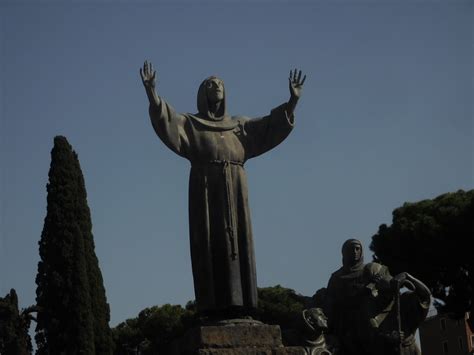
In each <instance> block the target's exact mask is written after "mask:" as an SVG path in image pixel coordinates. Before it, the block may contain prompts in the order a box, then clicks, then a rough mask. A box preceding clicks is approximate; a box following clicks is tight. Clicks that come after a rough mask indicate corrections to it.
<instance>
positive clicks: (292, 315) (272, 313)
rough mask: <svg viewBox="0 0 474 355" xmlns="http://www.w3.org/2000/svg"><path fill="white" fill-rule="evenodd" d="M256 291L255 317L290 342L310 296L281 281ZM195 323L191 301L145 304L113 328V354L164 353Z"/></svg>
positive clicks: (194, 310)
mask: <svg viewBox="0 0 474 355" xmlns="http://www.w3.org/2000/svg"><path fill="white" fill-rule="evenodd" d="M258 294H259V308H258V310H257V314H256V318H257V319H259V320H261V321H262V322H264V323H267V324H278V325H280V326H281V328H282V330H283V340H284V341H286V340H288V342H290V343H291V342H293V339H292V338H294V335H293V334H292V333H291V332H288V331H290V330H292V329H295V328H298V327H300V326H301V325H300V324H299V322H300V318H301V312H302V311H303V309H304V308H305V306H307V305H308V303H309V302H311V298H310V297H305V296H301V295H298V294H297V293H296V292H295V291H294V290H292V289H289V288H285V287H282V286H280V285H277V286H274V287H265V288H259V289H258ZM196 324H199V319H198V314H197V312H196V307H195V304H194V302H188V304H187V305H186V307H184V308H183V307H181V306H179V305H170V304H165V305H162V306H153V307H149V308H145V309H144V310H142V311H140V313H139V314H138V316H137V317H136V318H131V319H127V320H126V321H124V322H122V323H120V324H119V325H117V326H116V327H115V328H113V329H112V332H113V335H114V341H115V352H114V354H115V355H126V354H130V353H135V352H138V351H140V352H141V353H142V354H162V353H163V354H164V353H166V346H167V345H168V344H169V343H170V342H171V341H172V340H174V339H176V338H177V337H179V336H181V335H183V334H184V333H185V332H186V331H187V330H188V329H190V328H191V327H192V326H194V325H196Z"/></svg>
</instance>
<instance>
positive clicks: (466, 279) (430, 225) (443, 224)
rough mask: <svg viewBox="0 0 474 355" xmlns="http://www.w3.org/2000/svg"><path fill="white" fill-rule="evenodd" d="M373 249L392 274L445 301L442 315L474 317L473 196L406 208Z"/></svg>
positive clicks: (438, 199) (440, 307)
mask: <svg viewBox="0 0 474 355" xmlns="http://www.w3.org/2000/svg"><path fill="white" fill-rule="evenodd" d="M370 248H371V249H372V251H373V252H374V253H375V258H376V260H378V261H380V262H382V263H383V264H385V265H387V266H388V267H389V268H390V271H391V273H392V274H397V273H399V272H402V271H407V272H409V273H411V274H413V275H414V276H415V277H417V278H419V279H420V280H422V281H423V282H424V283H426V285H427V286H428V287H429V288H430V289H431V292H432V293H433V296H434V297H436V298H437V299H439V300H441V301H442V302H438V303H437V304H435V305H436V306H437V308H438V310H439V311H442V312H449V313H451V314H453V315H455V316H458V317H460V316H463V315H464V312H466V311H469V310H470V311H471V312H474V257H473V251H474V190H470V191H463V190H459V191H457V192H454V193H446V194H443V195H440V196H438V197H436V198H434V199H432V200H431V199H430V200H423V201H419V202H416V203H405V204H404V205H403V206H402V207H400V208H397V209H395V210H394V211H393V221H392V225H390V226H387V225H385V224H383V225H381V226H380V227H379V230H378V232H377V234H375V235H374V236H373V237H372V243H371V245H370Z"/></svg>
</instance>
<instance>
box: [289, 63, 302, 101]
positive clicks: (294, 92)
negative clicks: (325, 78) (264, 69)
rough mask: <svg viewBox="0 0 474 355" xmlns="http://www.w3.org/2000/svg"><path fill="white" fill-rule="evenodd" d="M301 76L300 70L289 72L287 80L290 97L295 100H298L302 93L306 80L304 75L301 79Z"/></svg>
mask: <svg viewBox="0 0 474 355" xmlns="http://www.w3.org/2000/svg"><path fill="white" fill-rule="evenodd" d="M301 74H302V73H301V70H300V71H298V70H297V69H295V71H293V70H290V77H289V78H288V82H289V87H290V94H291V97H293V98H296V99H299V98H300V96H301V92H302V91H303V84H304V81H305V80H306V75H305V76H304V77H303V79H301Z"/></svg>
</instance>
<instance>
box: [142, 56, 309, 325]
mask: <svg viewBox="0 0 474 355" xmlns="http://www.w3.org/2000/svg"><path fill="white" fill-rule="evenodd" d="M140 75H141V78H142V82H143V85H144V86H145V90H146V93H147V96H148V100H149V102H150V106H149V113H150V118H151V122H152V125H153V128H154V129H155V132H156V134H157V135H158V137H159V138H160V139H161V140H162V141H163V143H164V144H165V145H166V146H167V147H168V148H170V149H171V150H172V151H173V152H175V153H176V154H178V155H180V156H182V157H183V158H186V159H188V160H189V161H190V163H191V173H190V177H189V234H190V243H191V260H192V269H193V278H194V291H195V295H196V303H197V307H198V310H199V311H200V312H201V314H207V315H213V314H219V315H227V317H229V316H230V315H234V314H243V313H248V312H251V311H252V309H255V308H256V307H257V278H256V270H255V253H254V247H253V237H252V227H251V222H250V210H249V203H248V193H247V178H246V174H245V169H244V164H245V162H246V161H247V160H248V159H250V158H254V157H256V156H259V155H260V154H263V153H265V152H267V151H269V150H270V149H272V148H274V147H275V146H277V145H278V144H279V143H281V142H282V141H283V140H284V139H285V138H286V137H287V136H288V134H290V132H291V130H292V129H293V126H294V110H295V107H296V104H297V102H298V99H299V98H300V95H301V92H302V88H303V83H304V81H305V78H306V77H303V78H302V75H301V71H297V70H295V71H294V72H293V71H291V72H290V77H289V89H290V94H291V95H290V99H289V101H288V102H286V103H283V104H282V105H280V106H278V107H276V108H274V109H273V110H272V111H271V112H270V114H269V115H267V116H265V117H261V118H255V119H249V118H246V117H242V116H230V115H229V114H228V113H227V111H226V96H225V89H224V82H223V81H222V80H221V79H219V78H217V77H215V76H211V77H209V78H207V79H205V80H204V81H203V82H202V84H201V85H200V87H199V90H198V95H197V108H198V112H197V113H195V114H190V113H177V112H176V111H175V110H174V109H173V108H172V107H171V106H170V105H169V104H168V103H167V102H165V101H164V100H163V99H162V98H161V97H159V96H158V95H157V94H156V91H155V79H156V72H155V71H154V70H153V67H152V64H151V63H148V62H145V64H144V66H143V68H140ZM224 317H225V316H224Z"/></svg>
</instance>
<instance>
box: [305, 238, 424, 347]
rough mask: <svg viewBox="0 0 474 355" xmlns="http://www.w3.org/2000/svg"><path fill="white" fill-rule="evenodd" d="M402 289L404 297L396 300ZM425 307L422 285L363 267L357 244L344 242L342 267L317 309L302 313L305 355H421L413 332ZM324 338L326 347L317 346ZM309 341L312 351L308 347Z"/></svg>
mask: <svg viewBox="0 0 474 355" xmlns="http://www.w3.org/2000/svg"><path fill="white" fill-rule="evenodd" d="M402 288H405V289H406V290H407V291H406V292H403V293H401V294H400V290H401V289H402ZM430 302H431V294H430V291H429V289H428V287H427V286H426V285H425V284H423V282H421V281H420V280H418V279H416V278H415V277H413V276H412V275H410V274H408V273H405V272H403V273H400V274H398V275H396V276H391V275H390V273H389V271H388V269H387V268H386V267H385V266H383V265H381V264H378V263H375V262H372V263H367V264H364V257H363V249H362V244H361V242H360V241H359V240H357V239H349V240H347V241H346V242H345V243H344V245H343V247H342V267H341V268H340V269H338V270H337V271H335V272H334V273H333V274H332V275H331V277H330V279H329V282H328V285H327V288H326V289H324V290H323V291H322V294H319V299H318V302H317V303H318V306H319V307H320V308H313V309H309V310H305V311H304V312H303V318H304V319H305V321H306V324H307V326H306V328H307V329H310V330H312V329H311V326H312V328H313V329H314V330H312V333H311V331H310V332H309V334H312V336H311V335H309V336H307V339H306V343H307V348H308V354H310V355H313V354H320V352H317V351H316V350H318V349H325V351H328V354H332V353H334V354H343V355H418V354H421V352H420V350H419V348H418V346H417V344H416V341H415V332H416V330H417V328H418V327H419V325H420V324H421V322H422V321H423V320H424V319H425V318H426V316H427V314H428V310H429V307H430ZM316 310H317V312H316V313H315V311H316ZM315 314H316V316H315ZM318 317H319V318H321V317H323V319H325V320H326V319H327V323H324V322H321V321H320V320H319V326H318V327H315V326H314V325H313V324H316V322H315V321H311V319H317V318H318ZM308 318H309V320H308ZM326 338H328V339H329V341H323V340H325V339H326ZM315 339H319V340H318V342H317V343H318V346H314V345H313V344H314V341H315ZM321 344H324V346H322V345H321Z"/></svg>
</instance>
